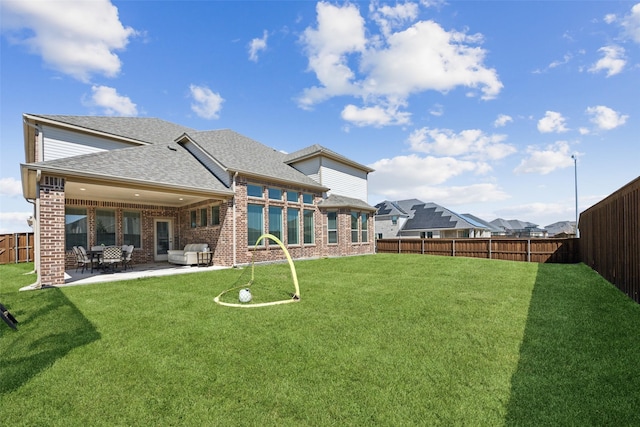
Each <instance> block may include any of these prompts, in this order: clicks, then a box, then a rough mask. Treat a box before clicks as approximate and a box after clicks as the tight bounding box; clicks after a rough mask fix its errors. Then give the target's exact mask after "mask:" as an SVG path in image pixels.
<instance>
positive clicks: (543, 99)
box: [0, 0, 640, 233]
mask: <svg viewBox="0 0 640 427" xmlns="http://www.w3.org/2000/svg"><path fill="white" fill-rule="evenodd" d="M0 20H1V37H0V43H1V44H0V77H1V79H0V120H1V123H0V156H1V159H0V233H7V232H24V231H30V230H31V229H30V228H29V226H28V225H27V222H26V219H27V218H28V217H29V216H30V215H31V214H32V213H33V206H32V205H31V204H30V203H28V202H27V201H25V200H24V198H23V196H22V191H21V184H20V163H21V162H24V161H25V158H24V141H23V135H22V129H23V128H22V114H24V113H31V114H68V115H106V116H136V117H157V118H160V119H163V120H167V121H170V122H174V123H177V124H181V125H184V126H188V127H191V128H195V129H198V130H211V129H233V130H235V131H237V132H239V133H241V134H243V135H245V136H248V137H250V138H252V139H254V140H257V141H260V142H262V143H263V144H266V145H268V146H270V147H273V148H275V149H278V150H282V151H284V152H293V151H296V150H298V149H301V148H305V147H307V146H310V145H312V144H320V145H322V146H324V147H326V148H328V149H330V150H333V151H335V152H337V153H339V154H342V155H344V156H346V157H348V158H350V159H352V160H354V161H356V162H358V163H361V164H363V165H367V166H369V167H371V168H373V169H375V171H374V172H372V173H371V174H370V175H369V198H368V203H369V204H371V205H375V204H377V203H379V202H381V201H383V200H391V201H395V200H403V199H412V198H416V199H420V200H422V201H423V202H433V203H437V204H439V205H442V206H444V207H446V208H448V209H449V210H452V211H454V212H457V213H471V214H473V215H475V216H478V217H480V218H483V219H485V220H487V221H492V220H494V219H496V218H503V219H519V220H521V221H529V222H532V223H534V224H537V225H539V226H541V227H544V226H547V225H550V224H552V223H555V222H557V221H572V220H575V217H576V183H577V193H578V200H577V204H578V211H579V212H582V211H583V210H585V209H587V208H588V207H590V206H592V205H594V204H595V203H597V202H599V201H600V200H602V199H603V198H604V197H606V196H607V195H609V194H611V193H613V192H614V191H616V190H617V189H619V188H621V187H623V186H624V185H625V184H627V183H628V182H630V181H632V180H633V179H635V178H636V177H638V176H639V175H640V162H639V160H638V158H639V155H640V138H639V136H640V3H637V2H628V1H448V2H446V1H440V0H420V1H397V2H385V1H379V0H376V1H371V2H356V1H351V2H342V1H340V2H334V1H320V2H315V1H277V0H273V1H143V0H139V1H108V0H92V1H86V0H85V1H75V0H67V1H57V0H49V1H42V0H40V1H33V0H17V1H14V0H1V1H0ZM572 156H573V157H575V159H574V158H573V157H572ZM576 177H577V180H576Z"/></svg>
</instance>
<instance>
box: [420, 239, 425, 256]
mask: <svg viewBox="0 0 640 427" xmlns="http://www.w3.org/2000/svg"><path fill="white" fill-rule="evenodd" d="M420 255H424V239H421V242H420Z"/></svg>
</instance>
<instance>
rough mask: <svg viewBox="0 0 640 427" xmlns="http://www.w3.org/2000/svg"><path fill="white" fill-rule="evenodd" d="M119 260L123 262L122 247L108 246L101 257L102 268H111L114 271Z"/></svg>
mask: <svg viewBox="0 0 640 427" xmlns="http://www.w3.org/2000/svg"><path fill="white" fill-rule="evenodd" d="M119 262H122V248H121V247H119V246H106V247H105V248H104V250H103V251H102V256H101V257H100V265H101V266H102V268H103V269H110V270H111V272H113V271H114V270H115V267H116V266H117V265H118V263H119Z"/></svg>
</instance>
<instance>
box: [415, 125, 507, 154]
mask: <svg viewBox="0 0 640 427" xmlns="http://www.w3.org/2000/svg"><path fill="white" fill-rule="evenodd" d="M506 138H507V137H506V135H497V134H493V135H487V134H485V133H484V132H482V131H481V130H478V129H468V130H463V131H462V132H460V133H455V132H454V131H452V130H450V129H429V128H421V129H417V130H415V131H413V132H412V133H411V135H410V136H409V139H408V142H409V145H410V147H411V150H413V151H416V152H422V153H433V154H437V155H443V156H464V157H465V158H468V159H471V158H472V159H474V160H476V161H478V160H484V159H488V160H498V159H501V158H504V157H506V156H508V155H510V154H513V153H515V152H516V149H515V148H514V147H513V146H512V145H509V144H505V143H504V142H503V141H504V140H505V139H506Z"/></svg>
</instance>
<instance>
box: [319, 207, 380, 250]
mask: <svg viewBox="0 0 640 427" xmlns="http://www.w3.org/2000/svg"><path fill="white" fill-rule="evenodd" d="M337 212H338V215H337V220H338V230H337V231H338V243H331V244H329V243H327V242H328V218H327V215H326V212H325V213H324V214H323V215H322V217H323V218H322V234H323V236H322V237H323V241H324V242H325V245H324V252H323V256H329V257H339V256H350V255H365V254H370V253H374V251H375V245H374V244H373V242H374V240H375V239H374V234H373V233H374V231H375V226H374V221H373V214H372V213H368V214H367V217H368V220H367V236H368V241H367V242H362V241H360V239H361V237H362V228H361V224H358V242H352V241H351V212H355V211H352V210H350V209H340V210H338V211H337ZM358 213H362V212H358Z"/></svg>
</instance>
